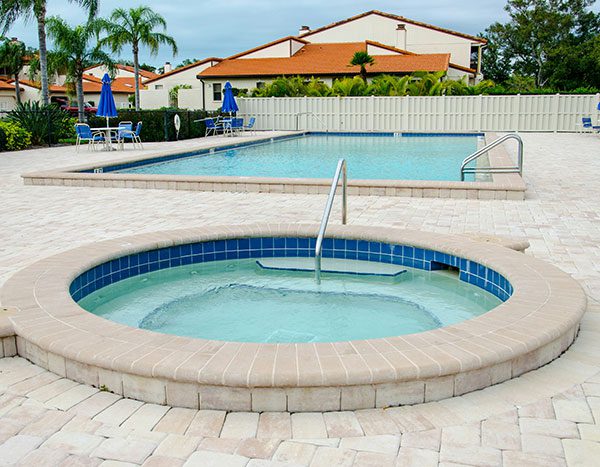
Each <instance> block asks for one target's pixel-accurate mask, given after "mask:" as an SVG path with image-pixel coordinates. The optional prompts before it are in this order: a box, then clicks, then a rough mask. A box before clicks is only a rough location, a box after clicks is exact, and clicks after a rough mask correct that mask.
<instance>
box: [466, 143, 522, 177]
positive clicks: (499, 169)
mask: <svg viewBox="0 0 600 467" xmlns="http://www.w3.org/2000/svg"><path fill="white" fill-rule="evenodd" d="M507 139H515V140H517V143H518V144H519V147H518V150H517V165H515V166H512V167H510V166H509V167H466V165H467V164H468V163H469V162H472V161H474V160H475V159H477V158H478V157H480V156H482V155H483V154H485V153H486V152H488V151H489V150H490V149H493V148H495V147H496V146H498V145H499V144H502V143H503V142H504V141H506V140H507ZM517 172H518V173H519V174H520V175H523V140H522V139H521V137H520V136H519V135H517V134H516V133H509V134H508V135H504V136H502V137H500V138H498V139H497V140H495V141H494V142H492V143H490V144H488V145H486V146H484V147H482V148H481V149H480V150H478V151H476V152H474V153H473V154H471V155H470V156H469V157H467V158H465V160H463V162H462V164H461V166H460V180H461V181H462V182H464V181H465V174H468V173H471V174H477V173H517Z"/></svg>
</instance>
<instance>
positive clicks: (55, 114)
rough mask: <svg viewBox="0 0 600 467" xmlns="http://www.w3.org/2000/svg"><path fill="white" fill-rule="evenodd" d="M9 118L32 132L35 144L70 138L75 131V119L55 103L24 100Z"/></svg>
mask: <svg viewBox="0 0 600 467" xmlns="http://www.w3.org/2000/svg"><path fill="white" fill-rule="evenodd" d="M7 120H9V121H12V122H15V123H18V124H19V125H20V126H21V127H22V128H24V129H26V130H27V131H28V132H29V133H31V143H32V144H35V145H41V144H51V143H56V142H58V140H59V139H60V138H69V137H71V136H73V134H74V133H75V127H74V125H75V121H76V120H75V119H73V117H71V115H70V114H69V113H68V112H65V111H63V110H61V109H60V108H59V107H58V106H56V105H55V104H48V105H42V104H40V103H39V102H37V101H35V102H33V101H30V102H23V103H21V104H19V105H18V106H17V107H15V109H14V110H12V111H11V112H10V113H9V114H8V116H7Z"/></svg>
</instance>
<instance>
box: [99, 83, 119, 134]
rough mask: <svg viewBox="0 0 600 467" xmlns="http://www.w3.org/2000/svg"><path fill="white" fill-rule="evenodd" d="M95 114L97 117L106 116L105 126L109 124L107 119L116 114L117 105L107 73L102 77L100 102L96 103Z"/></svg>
mask: <svg viewBox="0 0 600 467" xmlns="http://www.w3.org/2000/svg"><path fill="white" fill-rule="evenodd" d="M96 115H97V116H98V117H106V127H107V128H108V126H109V125H108V119H109V118H110V117H116V116H117V106H116V105H115V98H114V97H113V94H112V89H111V88H110V76H108V73H104V76H103V77H102V91H100V102H99V103H98V111H97V112H96Z"/></svg>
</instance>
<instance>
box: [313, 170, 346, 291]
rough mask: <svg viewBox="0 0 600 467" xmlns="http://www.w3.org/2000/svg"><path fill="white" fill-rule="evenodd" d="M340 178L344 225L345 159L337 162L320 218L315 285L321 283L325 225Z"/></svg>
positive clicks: (343, 221)
mask: <svg viewBox="0 0 600 467" xmlns="http://www.w3.org/2000/svg"><path fill="white" fill-rule="evenodd" d="M340 176H341V177H342V224H346V218H347V216H346V211H347V208H348V201H347V192H348V189H347V187H348V174H347V169H346V160H345V159H340V160H339V161H338V165H337V168H336V169H335V175H334V176H333V180H332V181H331V189H330V190H329V196H328V197H327V204H326V205H325V210H324V211H323V217H322V218H321V226H320V227H319V235H318V236H317V243H316V245H315V280H316V281H317V284H320V283H321V250H322V248H323V237H324V236H325V229H327V223H328V222H329V215H330V214H331V207H332V206H333V200H334V198H335V192H336V190H337V187H338V184H339V182H340Z"/></svg>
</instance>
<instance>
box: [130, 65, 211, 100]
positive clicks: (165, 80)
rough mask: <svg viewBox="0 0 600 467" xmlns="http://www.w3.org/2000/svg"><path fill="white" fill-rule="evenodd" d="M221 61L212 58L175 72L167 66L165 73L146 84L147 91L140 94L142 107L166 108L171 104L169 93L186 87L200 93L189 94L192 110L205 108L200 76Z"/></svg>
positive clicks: (176, 69) (177, 69)
mask: <svg viewBox="0 0 600 467" xmlns="http://www.w3.org/2000/svg"><path fill="white" fill-rule="evenodd" d="M220 61H221V59H220V58H216V57H210V58H205V59H204V60H199V61H197V62H194V63H190V64H189V65H185V66H182V67H179V68H175V69H174V70H170V69H169V68H168V64H167V66H166V67H165V73H163V74H162V75H156V77H154V78H151V79H149V80H147V81H145V82H144V84H145V86H146V90H144V92H142V93H140V101H141V107H142V108H145V109H152V108H158V107H166V106H168V105H169V104H170V102H169V91H170V90H171V89H173V88H174V87H175V86H185V87H189V88H191V89H197V90H198V91H199V92H198V91H196V92H191V93H189V95H191V96H192V99H191V100H188V102H187V106H188V107H190V108H204V107H205V105H204V102H203V98H204V93H203V92H202V82H201V81H200V80H199V79H198V74H199V73H201V72H202V71H204V70H206V69H207V68H210V67H212V66H215V65H216V64H218V63H219V62H220Z"/></svg>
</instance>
